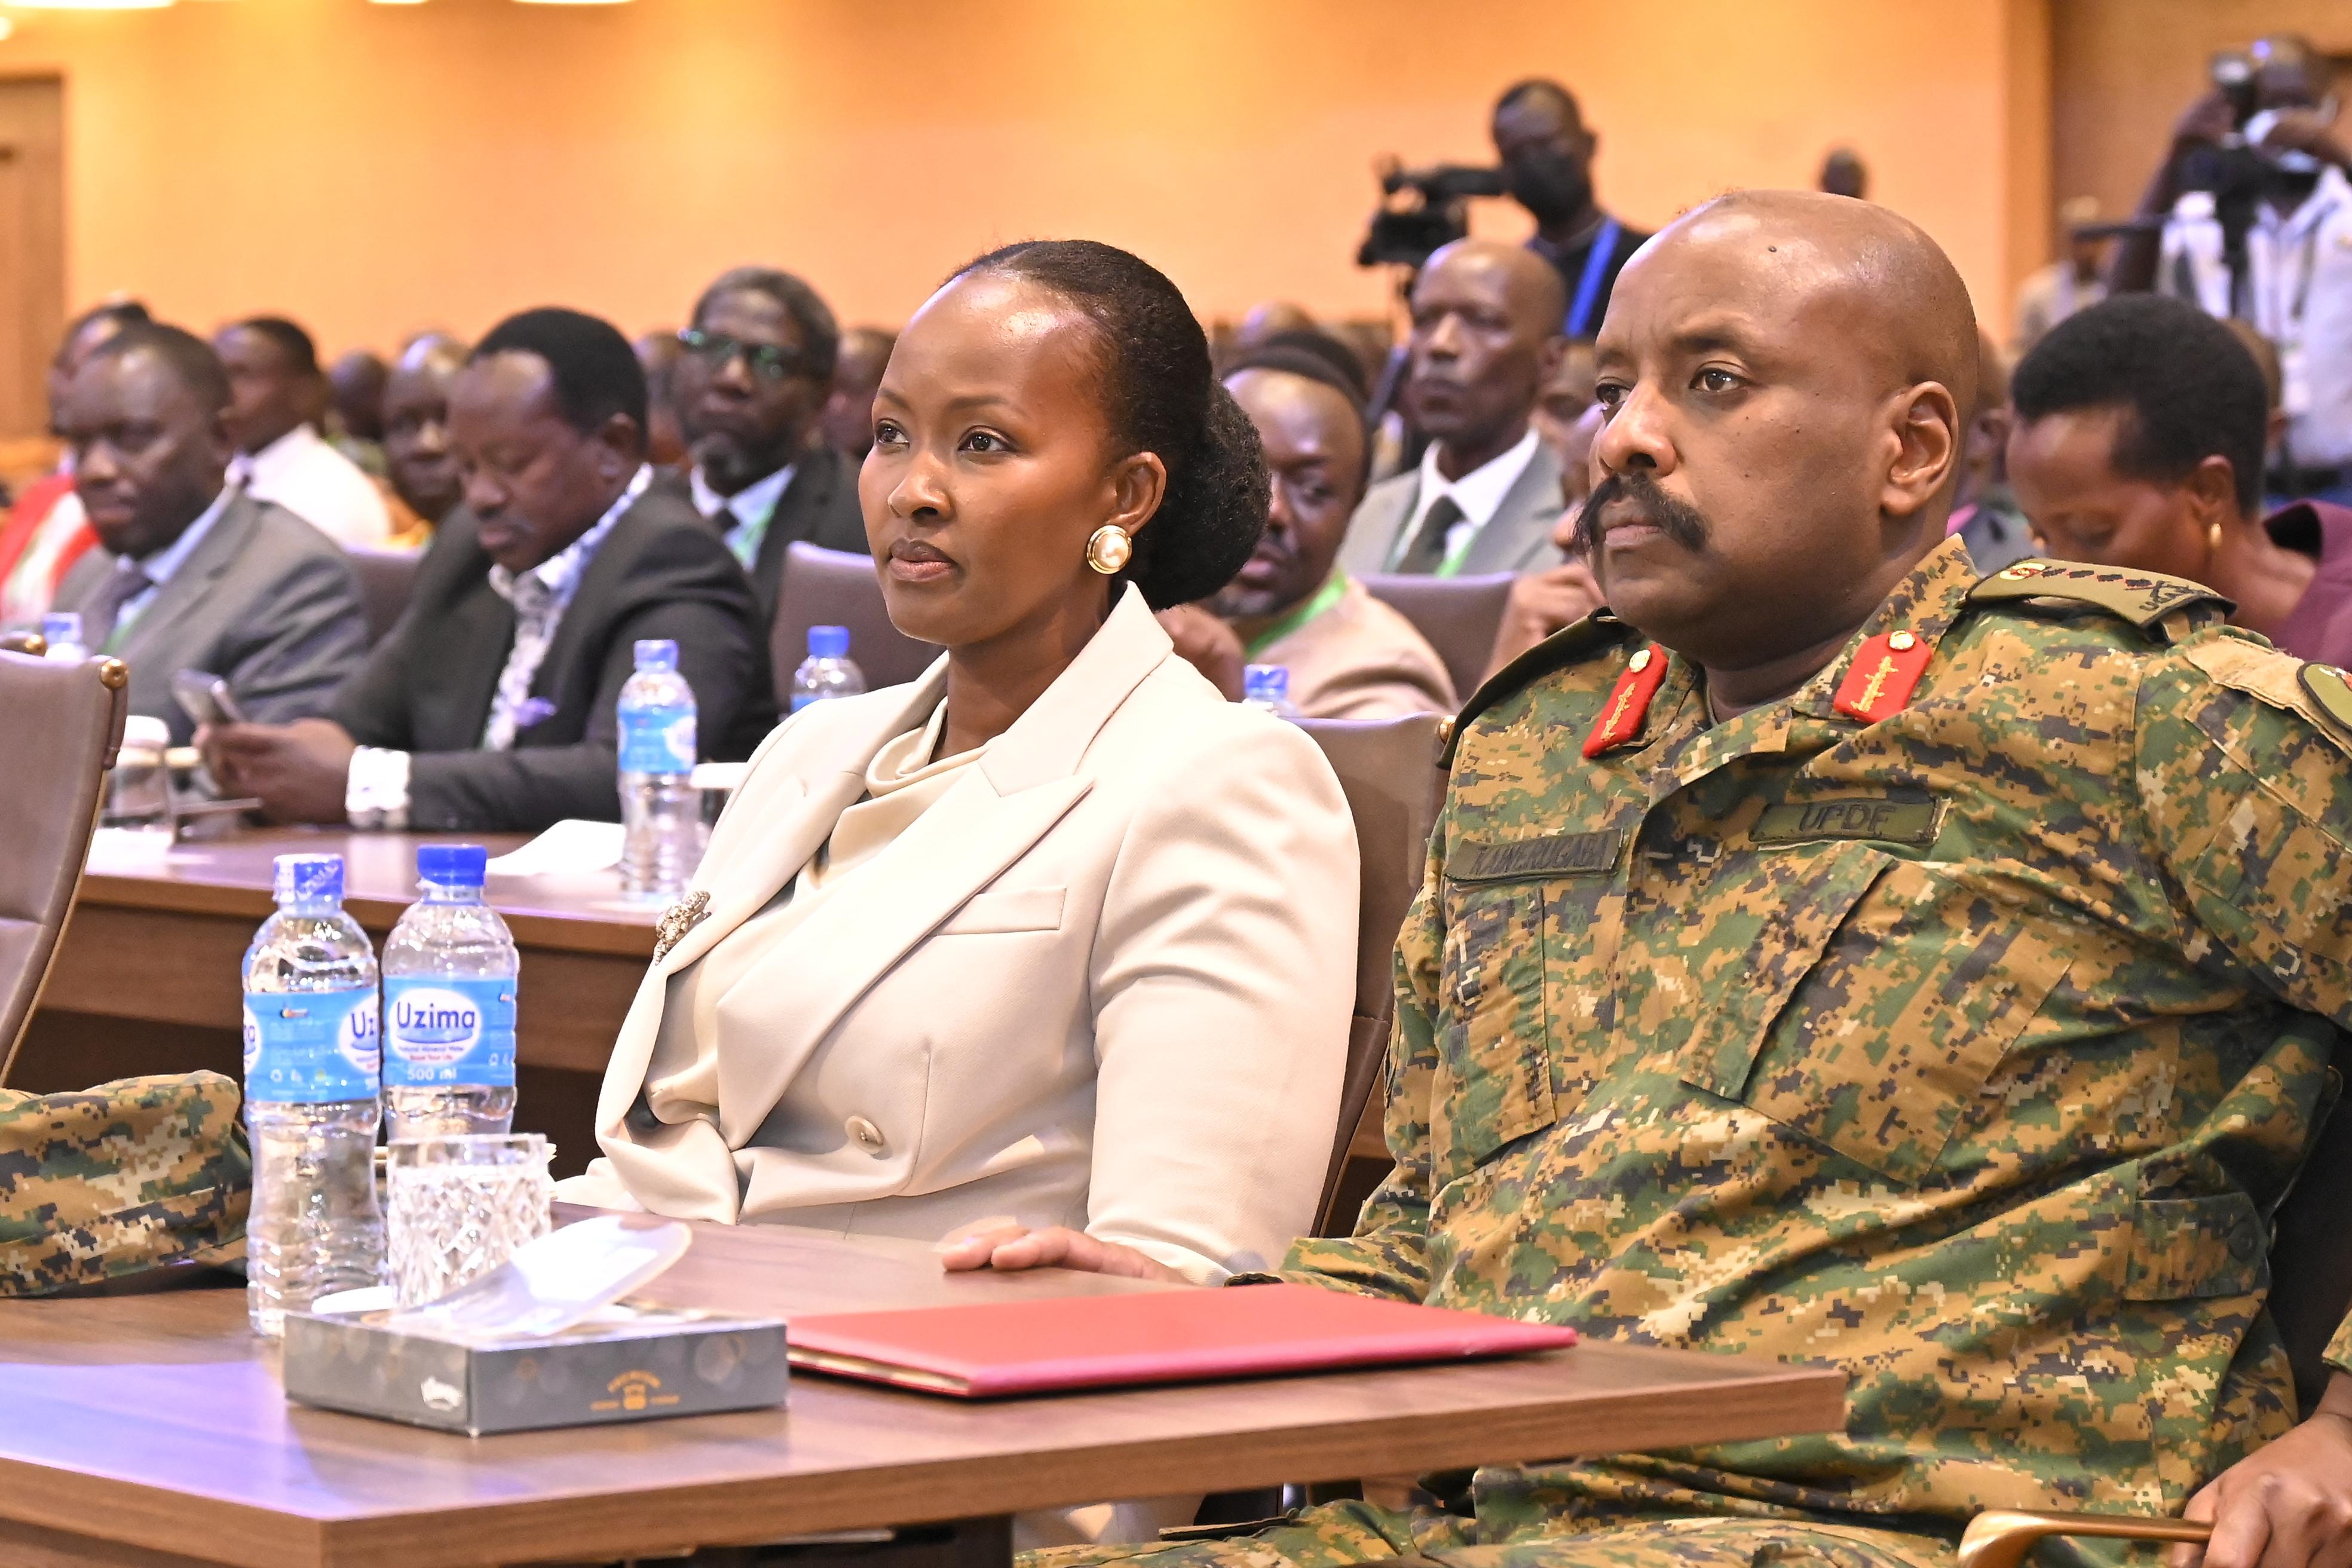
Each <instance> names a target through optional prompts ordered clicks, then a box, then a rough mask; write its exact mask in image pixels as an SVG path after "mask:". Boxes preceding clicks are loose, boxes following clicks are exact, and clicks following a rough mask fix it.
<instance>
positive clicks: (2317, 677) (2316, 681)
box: [2295, 664, 2352, 741]
mask: <svg viewBox="0 0 2352 1568" xmlns="http://www.w3.org/2000/svg"><path fill="white" fill-rule="evenodd" d="M2295 684H2297V685H2298V686H2301V687H2302V688H2303V689H2304V694H2305V696H2307V697H2309V698H2310V699H2311V700H2312V701H2313V702H2314V703H2315V704H2316V705H2317V707H2318V709H2319V713H2320V717H2321V718H2322V719H2323V720H2325V721H2326V722H2327V723H2328V724H2330V725H2331V726H2333V728H2334V731H2335V733H2336V739H2338V740H2340V741H2352V680H2347V679H2346V677H2345V674H2344V672H2343V671H2342V670H2340V669H2338V668H2336V667H2335V666H2334V665H2332V664H2306V665H2305V666H2304V667H2303V668H2302V669H2301V670H2300V671H2299V672H2297V674H2296V676H2295Z"/></svg>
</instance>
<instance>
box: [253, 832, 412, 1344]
mask: <svg viewBox="0 0 2352 1568" xmlns="http://www.w3.org/2000/svg"><path fill="white" fill-rule="evenodd" d="M277 866H278V878H277V897H278V912H277V913H276V914H274V915H272V916H270V917H269V918H268V920H266V921H262V923H261V929H260V931H257V932H255V933H254V938H253V945H252V946H251V947H250V948H248V949H247V950H246V954H245V1121H246V1127H247V1131H249V1132H250V1134H251V1136H252V1142H253V1213H252V1217H251V1218H250V1219H249V1220H248V1221H247V1226H246V1279H247V1287H246V1307H247V1311H248V1313H249V1314H250V1315H251V1317H252V1319H253V1327H254V1331H256V1332H257V1333H260V1334H264V1335H267V1336H268V1337H269V1338H271V1339H276V1338H277V1337H278V1335H280V1334H282V1333H284V1332H285V1331H286V1314H287V1313H288V1312H289V1311H303V1310H308V1309H309V1307H310V1303H311V1302H312V1301H314V1300H318V1299H319V1298H320V1297H321V1296H326V1295H331V1294H333V1293H334V1292H335V1291H338V1290H356V1289H361V1288H362V1287H364V1286H369V1285H373V1284H375V1283H376V1282H377V1281H378V1279H380V1278H381V1277H382V1275H383V1213H382V1212H381V1211H380V1210H379V1209H378V1208H377V1207H376V1201H375V1129H376V1121H377V1117H378V1104H379V1102H378V1100H377V1098H376V1076H377V1072H378V1070H379V1068H380V1066H381V1058H382V1048H381V1047H382V1042H381V1041H380V1039H379V1038H378V1035H377V1027H376V1023H377V1013H376V967H375V952H374V951H373V949H372V948H370V947H369V945H368V939H367V933H366V932H365V931H362V930H360V927H359V922H358V921H355V920H353V919H352V917H351V916H349V915H347V914H345V913H344V912H343V858H342V857H341V856H340V855H280V856H279V857H278V861H277Z"/></svg>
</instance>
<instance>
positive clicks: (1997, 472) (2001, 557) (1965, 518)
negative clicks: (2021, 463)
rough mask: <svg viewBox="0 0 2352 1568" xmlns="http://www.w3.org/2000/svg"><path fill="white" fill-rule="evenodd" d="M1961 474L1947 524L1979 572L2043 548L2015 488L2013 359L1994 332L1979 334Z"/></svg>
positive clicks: (2020, 558)
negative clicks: (2011, 477) (1994, 338)
mask: <svg viewBox="0 0 2352 1568" xmlns="http://www.w3.org/2000/svg"><path fill="white" fill-rule="evenodd" d="M1959 470H1960V477H1959V479H1958V482H1957V483H1956V484H1955V485H1954V486H1953V489H1952V515H1951V518H1950V520H1949V521H1948V523H1947V524H1946V528H1947V530H1948V531H1949V532H1951V533H1956V534H1958V536H1959V538H1960V542H1961V543H1963V544H1965V545H1966V546H1967V547H1968V552H1969V560H1970V561H1972V562H1974V563H1976V568H1977V570H1978V571H1979V572H1986V573H1991V572H1998V571H2000V569H2001V568H2002V567H2004V566H2009V565H2012V564H2014V563H2017V562H2020V561H2022V560H2024V559H2025V558H2026V557H2027V556H2029V555H2033V554H2038V553H2040V552H2041V546H2040V545H2039V544H2038V543H2037V542H2035V540H2034V537H2033V529H2032V524H2030V523H2028V522H2027V521H2026V520H2025V513H2024V511H2023V510H2021V509H2020V507H2019V506H2018V504H2017V497H2016V496H2015V495H2014V494H2013V493H2012V492H2011V489H2010V488H2009V361H2008V359H2007V358H2006V357H2005V356H2004V355H2003V354H2002V353H2001V352H2000V344H1998V343H1996V342H1993V341H1992V334H1991V333H1990V332H1987V331H1981V330H1979V331H1978V333H1977V395H1976V402H1975V405H1974V406H1973V407H1971V408H1970V409H1969V423H1968V428H1967V429H1966V431H1965V432H1964V433H1963V435H1962V437H1961V446H1960V461H1959Z"/></svg>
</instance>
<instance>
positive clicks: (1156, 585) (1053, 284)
mask: <svg viewBox="0 0 2352 1568" xmlns="http://www.w3.org/2000/svg"><path fill="white" fill-rule="evenodd" d="M976 272H979V273H998V274H1002V275H1003V276H1006V277H1011V278H1020V279H1027V280H1028V281H1030V282H1032V283H1034V284H1036V285H1038V286H1039V287H1040V288H1042V289H1047V290H1049V291H1050V292H1052V293H1054V294H1056V295H1059V296H1060V297H1061V298H1063V299H1065V300H1068V301H1069V302H1070V303H1071V304H1073V305H1075V306H1076V307H1077V308H1078V310H1080V311H1082V312H1083V313H1084V314H1085V315H1086V317H1087V320H1088V321H1092V322H1093V323H1094V327H1095V335H1096V338H1097V340H1098V344H1099V353H1098V358H1099V359H1100V361H1101V365H1102V382H1103V394H1104V401H1105V404H1106V412H1107V413H1108V416H1109V419H1110V428H1111V434H1112V436H1113V437H1114V438H1116V439H1117V440H1118V442H1120V443H1121V444H1122V445H1124V446H1125V447H1128V448H1129V450H1131V451H1136V452H1150V453H1154V454H1156V455H1157V456H1158V457H1159V458H1160V462H1161V463H1162V464H1164V465H1166V467H1167V469H1168V490H1167V493H1166V494H1165V495H1164V496H1162V497H1161V498H1160V510H1158V511H1157V512H1155V513H1154V514H1153V515H1152V520H1151V524H1150V527H1148V528H1145V529H1142V530H1140V531H1139V532H1138V533H1137V534H1136V535H1135V553H1134V555H1133V557H1131V558H1130V559H1129V562H1128V563H1127V566H1126V569H1125V570H1123V571H1122V572H1120V573H1119V574H1118V575H1119V577H1120V578H1122V579H1124V580H1126V581H1129V582H1132V583H1133V584H1135V585H1136V586H1137V587H1138V588H1139V589H1140V590H1142V593H1143V598H1144V602H1145V603H1146V604H1148V605H1150V606H1151V607H1152V608H1153V609H1155V610H1164V609H1166V608H1168V606H1170V605H1184V604H1190V603H1192V601H1193V600H1195V599H1205V598H1207V597H1208V596H1209V595H1212V594H1214V593H1215V592H1216V591H1217V590H1218V589H1220V588H1223V586H1224V585H1225V584H1228V583H1230V582H1232V581H1233V578H1234V573H1236V572H1239V571H1240V570H1241V569H1242V563H1244V562H1245V561H1247V560H1248V559H1249V558H1250V552H1252V551H1254V550H1255V549H1256V548H1257V542H1258V536H1259V535H1260V534H1262V533H1264V532H1265V510H1266V501H1267V479H1266V470H1265V451H1264V449H1263V448H1261V447H1259V445H1258V439H1257V430H1256V427H1255V426H1252V425H1251V424H1250V422H1249V416H1247V415H1246V414H1244V413H1243V412H1242V410H1241V405H1239V404H1237V403H1235V402H1234V399H1233V395H1232V394H1231V393H1228V392H1227V391H1226V390H1225V389H1224V387H1223V384H1220V383H1219V382H1218V380H1217V378H1216V375H1215V374H1214V372H1213V371H1212V369H1211V368H1210V364H1209V340H1208V338H1207V336H1206V335H1205V334H1203V333H1202V331H1201V323H1200V322H1199V321H1195V320H1193V319H1192V310H1191V308H1190V307H1188V306H1187V305H1186V304H1185V303H1184V296H1183V295H1181V294H1180V293H1178V292H1177V291H1176V285H1175V284H1173V283H1171V282H1170V281H1169V280H1168V279H1167V276H1166V275H1165V274H1164V273H1162V272H1161V271H1160V269H1159V268H1156V267H1154V266H1152V265H1151V264H1150V262H1148V261H1146V260H1144V259H1143V258H1141V257H1139V256H1132V255H1129V253H1128V252H1126V251H1124V250H1121V249H1119V248H1118V247H1116V246H1110V245H1100V244H1097V243H1096V242H1095V241H1093V240H1090V239H1037V240H1029V241H1026V242H1024V243H1023V244H1020V245H1008V246H1006V247H1004V248H1003V249H1002V250H992V251H990V252H989V253H988V254H987V255H986V256H983V257H981V258H979V259H978V260H976V261H973V262H971V263H970V264H968V265H967V266H965V267H963V268H961V269H960V270H959V271H958V272H957V273H956V277H958V278H961V277H965V276H967V275H969V274H971V273H976Z"/></svg>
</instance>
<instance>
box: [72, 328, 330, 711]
mask: <svg viewBox="0 0 2352 1568" xmlns="http://www.w3.org/2000/svg"><path fill="white" fill-rule="evenodd" d="M228 402H229V389H228V377H227V374H226V372H225V371H224V370H223V369H222V368H221V364H220V361H219V360H218V359H217V358H216V357H215V355H214V353H213V351H212V350H211V349H210V348H208V347H206V346H205V343H204V342H203V341H202V340H201V339H198V338H196V337H194V336H192V335H191V334H189V333H187V332H184V331H181V330H180V329H178V328H177V327H167V326H162V325H158V324H152V323H142V324H139V325H134V326H131V327H127V328H125V329H124V330H123V331H121V332H119V333H117V334H116V335H115V336H114V337H112V338H110V339H108V340H107V341H106V342H104V343H103V344H101V345H100V347H99V348H98V349H96V350H95V351H93V352H92V353H91V354H90V356H89V359H88V360H86V361H85V362H84V363H82V365H81V367H80V369H79V370H78V371H77V372H76V373H75V374H74V378H73V381H72V383H71V384H70V385H69V386H68V389H67V391H66V395H65V398H64V401H63V403H62V405H61V407H60V411H59V412H60V422H59V423H60V427H61V429H62V431H63V433H64V436H65V439H66V442H67V445H68V447H70V448H71V449H72V451H73V455H74V489H75V491H76V493H77V494H79V496H80V498H81V503H82V507H83V510H85V511H86V512H87V513H88V514H89V521H90V526H91V528H92V529H93V530H95V531H96V532H97V534H98V538H99V543H100V546H101V548H100V549H97V550H93V551H91V552H89V554H87V555H85V556H83V557H82V558H81V560H80V561H79V562H78V563H75V565H74V568H73V570H72V571H71V572H69V573H68V574H67V576H66V579H65V581H64V582H63V583H62V584H59V585H58V597H57V602H56V604H55V605H54V606H53V608H55V609H58V610H70V611H73V612H75V613H76V614H78V615H79V616H81V620H82V640H83V642H84V644H85V645H86V646H87V647H89V649H90V651H91V652H93V653H107V654H111V655H113V656H114V657H115V658H120V659H121V660H122V661H123V662H124V663H125V664H127V665H128V666H130V668H131V689H130V690H131V711H132V712H133V713H140V714H145V715H149V716H152V717H153V718H157V719H161V720H163V721H164V722H165V723H166V724H168V725H170V726H171V730H172V741H173V744H175V745H180V744H185V743H186V742H187V741H188V740H189V739H190V738H191V737H192V736H193V735H194V732H195V727H196V721H195V719H194V716H192V715H191V714H190V713H189V712H188V711H187V710H186V709H185V708H184V707H183V706H182V704H181V703H180V702H179V701H178V700H176V699H175V698H174V697H173V677H175V676H176V675H178V674H179V673H180V672H181V671H182V670H189V669H193V670H203V671H208V672H210V673H212V674H214V675H216V676H218V677H219V678H220V679H221V681H222V682H223V683H224V684H225V685H226V690H227V692H228V695H229V698H230V700H232V701H233V702H234V703H235V704H236V707H237V708H238V709H239V710H242V711H243V712H244V713H246V714H247V715H248V716H250V717H252V718H254V719H257V720H260V721H269V722H283V721H289V720H294V719H301V718H308V717H310V715H312V714H316V713H322V712H324V711H326V709H327V704H328V701H329V700H330V699H331V698H332V697H333V695H334V692H335V689H336V688H337V687H339V686H340V685H341V684H342V681H343V679H344V678H345V677H346V676H348V675H350V674H351V673H352V671H353V670H355V669H357V668H359V664H360V660H361V658H362V656H363V655H364V654H365V653H366V651H367V622H366V617H365V615H364V614H363V612H362V606H361V601H360V588H359V581H358V579H357V578H356V577H354V576H353V575H352V569H351V566H350V565H349V563H346V562H345V561H344V559H343V552H341V550H339V549H337V548H336V547H335V544H334V542H333V541H331V540H330V539H328V538H327V536H326V535H325V534H322V533H320V531H318V530H317V529H315V528H312V527H311V526H310V524H309V523H307V522H304V521H302V520H301V519H300V518H299V517H296V516H295V515H294V514H293V513H292V512H289V511H288V510H285V509H284V508H282V507H278V506H275V505H272V504H270V503H269V502H268V501H259V500H254V499H253V498H251V497H250V496H247V495H246V494H244V493H243V492H242V491H240V490H238V489H235V488H233V487H231V486H230V485H229V484H228V483H227V479H226V471H227V467H228V460H229V457H230V454H231V452H232V450H233V447H232V446H231V443H230V440H229V437H228V433H227V430H226V426H225V424H224V421H223V416H224V414H225V413H226V410H227V407H228Z"/></svg>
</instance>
